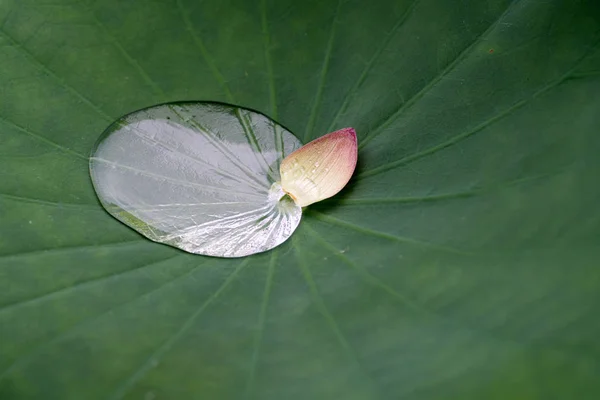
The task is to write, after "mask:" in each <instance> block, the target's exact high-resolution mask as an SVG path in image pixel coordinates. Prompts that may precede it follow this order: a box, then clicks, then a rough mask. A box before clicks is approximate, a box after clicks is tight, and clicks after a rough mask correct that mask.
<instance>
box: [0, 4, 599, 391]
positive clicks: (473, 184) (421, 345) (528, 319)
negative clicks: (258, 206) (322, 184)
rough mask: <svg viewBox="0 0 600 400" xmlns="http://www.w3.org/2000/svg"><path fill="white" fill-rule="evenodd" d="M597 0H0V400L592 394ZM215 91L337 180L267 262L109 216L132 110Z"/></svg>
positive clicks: (595, 373)
mask: <svg viewBox="0 0 600 400" xmlns="http://www.w3.org/2000/svg"><path fill="white" fill-rule="evenodd" d="M599 16H600V5H599V4H598V2H597V1H595V0H588V1H576V0H549V1H537V0H536V1H534V0H515V1H512V2H511V1H508V0H461V1H458V0H456V1H454V0H429V1H427V0H421V1H418V0H416V1H412V0H399V1H370V2H366V1H358V0H342V1H339V2H338V1H332V0H327V1H323V0H308V1H295V0H265V1H248V0H207V1H193V0H151V1H132V0H129V1H117V0H97V1H84V0H81V1H80V0H65V1H63V0H24V1H21V0H0V90H1V92H0V93H1V94H0V96H1V97H0V398H1V399H2V400H5V399H61V400H62V399H77V400H80V399H85V400H88V399H90V400H92V399H121V398H126V399H144V400H152V399H243V398H249V399H251V398H252V399H269V400H270V399H337V398H339V399H348V400H351V399H400V398H402V399H461V400H464V399H544V400H547V399H597V398H600V379H599V376H600V344H599V341H598V339H599V337H600V319H599V315H600V210H599V207H598V206H599V200H600V184H599V182H600V46H599V44H598V43H599V42H598V40H599V39H600V20H599ZM177 100H216V101H225V102H230V103H235V104H238V105H241V106H245V107H250V108H253V109H256V110H259V111H261V112H264V113H266V114H268V115H269V116H271V117H272V118H274V119H276V120H277V121H279V122H280V123H282V124H283V125H285V126H287V127H288V128H289V129H291V130H292V131H293V132H294V133H296V134H297V135H298V137H300V138H301V139H303V140H305V141H306V140H308V139H311V138H314V137H317V136H320V135H322V134H325V133H327V132H328V131H330V130H333V129H335V128H342V127H345V126H353V127H354V128H356V129H357V131H358V135H359V143H360V151H359V167H358V170H357V172H356V175H355V178H354V179H353V181H352V182H351V184H350V186H349V187H348V188H347V189H346V190H344V192H343V193H342V194H340V195H339V196H336V197H335V198H333V199H331V200H328V201H326V202H323V203H322V204H317V205H315V206H314V207H310V210H308V211H307V212H306V213H305V216H304V218H303V220H302V223H301V226H300V227H299V229H298V230H297V231H296V233H295V234H294V235H293V236H292V238H291V239H290V240H288V241H287V242H286V243H285V244H283V245H282V246H280V247H278V248H277V249H275V250H274V251H272V252H268V253H265V254H260V255H256V256H252V257H248V258H245V259H234V260H227V259H215V258H208V257H201V256H193V255H189V254H184V253H182V252H179V251H177V250H175V249H173V248H170V247H167V246H163V245H159V244H155V243H151V242H149V241H147V240H144V239H143V238H142V237H140V236H139V235H138V234H136V233H135V232H134V231H133V230H131V229H129V228H127V227H125V226H124V225H122V224H120V223H119V222H117V221H116V220H115V219H113V218H111V217H110V216H109V215H108V214H107V213H106V212H105V211H104V210H103V209H102V208H101V206H100V205H99V203H98V201H97V199H96V197H95V194H94V192H93V189H92V186H91V183H90V180H89V175H88V161H87V155H88V154H89V151H90V150H91V148H92V146H93V144H94V142H95V141H96V139H97V138H98V136H99V135H100V133H101V132H102V131H103V130H104V129H105V128H106V126H107V125H108V124H109V123H110V122H111V121H113V120H114V119H116V118H118V117H119V116H121V115H123V114H126V113H129V112H131V111H134V110H136V109H139V108H142V107H146V106H150V105H153V104H156V103H162V102H166V101H177Z"/></svg>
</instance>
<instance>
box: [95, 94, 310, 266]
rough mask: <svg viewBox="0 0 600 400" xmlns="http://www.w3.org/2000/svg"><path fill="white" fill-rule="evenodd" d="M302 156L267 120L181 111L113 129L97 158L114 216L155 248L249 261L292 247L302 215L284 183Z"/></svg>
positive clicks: (99, 180)
mask: <svg viewBox="0 0 600 400" xmlns="http://www.w3.org/2000/svg"><path fill="white" fill-rule="evenodd" d="M300 147H301V143H300V141H299V140H298V139H297V138H296V137H294V136H293V135H292V134H291V133H290V132H289V131H287V130H286V129H285V128H283V127H282V126H280V125H278V124H277V123H276V122H274V121H272V120H270V119H269V118H267V117H265V116H264V115H262V114H259V113H257V112H253V111H250V110H247V109H243V108H239V107H234V106H229V105H224V104H217V103H199V102H193V103H192V102H189V103H172V104H164V105H159V106H155V107H150V108H147V109H143V110H140V111H137V112H134V113H132V114H129V115H127V116H125V117H123V118H121V119H119V120H118V121H116V122H115V123H113V124H112V125H111V126H110V127H109V128H108V129H107V130H106V132H105V133H104V134H103V135H102V137H101V139H100V141H99V142H98V144H97V145H96V147H95V149H94V151H93V153H92V156H91V157H90V173H91V177H92V181H93V184H94V188H95V189H96V193H97V194H98V197H99V199H100V201H101V203H102V205H103V206H104V207H105V208H106V210H107V211H108V212H109V213H110V214H112V215H113V216H114V217H115V218H117V219H118V220H120V221H121V222H123V223H124V224H126V225H128V226H130V227H131V228H133V229H135V230H136V231H138V232H139V233H141V234H142V235H144V236H146V237H147V238H149V239H151V240H153V241H156V242H160V243H165V244H168V245H171V246H174V247H177V248H180V249H182V250H185V251H187V252H190V253H196V254H204V255H210V256H219V257H241V256H247V255H250V254H254V253H259V252H263V251H266V250H269V249H272V248H273V247H275V246H277V245H279V244H281V243H283V242H284V241H285V240H286V239H287V238H289V237H290V236H291V235H292V233H293V232H294V230H295V229H296V227H297V226H298V224H299V223H300V218H301V216H302V210H301V208H300V206H298V205H297V204H296V203H295V202H294V201H293V200H291V199H290V198H289V196H287V195H286V193H285V192H284V191H283V189H282V188H281V185H280V184H279V183H277V182H278V181H279V180H280V177H279V166H280V164H281V162H282V160H283V159H284V158H285V156H286V155H287V154H290V153H292V152H293V151H294V150H296V149H298V148H300Z"/></svg>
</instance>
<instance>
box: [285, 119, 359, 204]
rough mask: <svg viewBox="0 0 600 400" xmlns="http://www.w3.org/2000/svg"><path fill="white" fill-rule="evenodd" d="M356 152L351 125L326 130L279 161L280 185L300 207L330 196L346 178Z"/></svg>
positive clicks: (352, 166)
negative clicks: (349, 126)
mask: <svg viewBox="0 0 600 400" xmlns="http://www.w3.org/2000/svg"><path fill="white" fill-rule="evenodd" d="M357 152H358V146H357V143H356V131H355V130H354V129H353V128H344V129H340V130H339V131H335V132H331V133H328V134H327V135H325V136H322V137H320V138H318V139H315V140H313V141H312V142H310V143H308V144H306V145H304V146H302V147H301V148H299V149H298V150H296V151H294V152H293V153H291V154H289V155H288V156H287V157H286V158H285V159H284V160H283V161H282V162H281V166H280V168H279V171H280V173H281V187H282V188H283V190H284V191H285V192H286V193H287V194H289V195H290V197H292V198H293V199H294V201H296V204H298V205H299V206H300V207H305V206H307V205H309V204H312V203H315V202H317V201H321V200H324V199H326V198H328V197H331V196H333V195H335V194H336V193H338V192H339V191H340V190H342V188H343V187H344V186H346V184H347V183H348V181H349V180H350V177H351V176H352V173H353V172H354V168H355V167H356V159H357Z"/></svg>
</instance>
